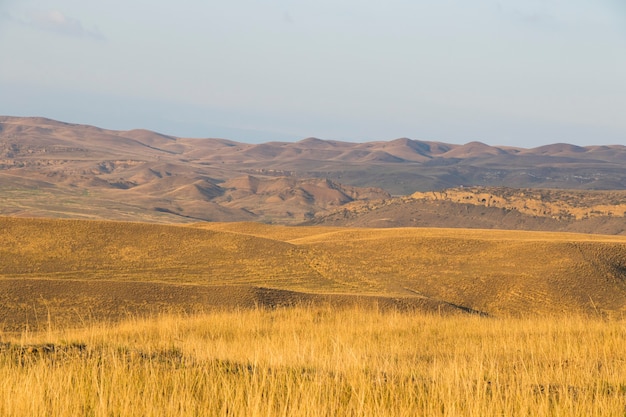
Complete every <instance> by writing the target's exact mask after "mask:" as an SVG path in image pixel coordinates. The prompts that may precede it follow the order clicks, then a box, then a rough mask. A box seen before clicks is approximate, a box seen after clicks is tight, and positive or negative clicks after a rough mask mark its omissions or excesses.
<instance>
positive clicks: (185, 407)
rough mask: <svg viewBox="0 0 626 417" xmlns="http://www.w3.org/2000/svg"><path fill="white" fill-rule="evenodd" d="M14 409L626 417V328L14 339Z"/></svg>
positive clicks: (426, 321) (224, 321)
mask: <svg viewBox="0 0 626 417" xmlns="http://www.w3.org/2000/svg"><path fill="white" fill-rule="evenodd" d="M1 339H2V341H3V342H4V343H3V344H2V345H0V346H2V348H1V349H0V350H1V351H0V414H1V415H3V416H33V415H46V416H58V417H65V416H76V415H81V416H98V417H99V416H112V415H113V416H120V417H121V416H137V415H141V416H172V415H176V416H198V415H203V416H205V415H206V416H337V415H342V416H364V415H369V416H403V417H404V416H413V415H419V416H454V417H458V416H468V417H469V416H477V417H478V416H480V417H482V416H521V415H528V416H537V417H541V416H602V417H607V416H609V417H610V416H615V417H617V416H620V417H623V416H624V415H625V413H626V408H625V407H626V378H625V375H626V357H625V356H624V346H625V345H626V323H625V322H624V321H606V320H602V319H600V318H589V317H586V318H583V317H580V316H574V317H567V318H566V317H565V316H560V317H545V318H541V319H537V318H534V319H524V318H501V319H492V318H482V317H478V316H466V315H453V316H438V315H429V314H400V313H397V312H381V311H378V310H375V309H347V310H338V309H333V308H304V307H296V308H292V309H278V310H272V311H269V310H258V309H253V310H241V311H230V312H215V313H212V314H208V315H200V316H193V317H189V316H167V317H160V318H158V319H153V320H129V321H126V322H123V323H121V324H119V325H116V326H111V327H106V326H101V325H97V324H96V325H92V326H90V327H88V328H86V329H83V330H54V329H51V330H50V331H48V332H44V333H41V334H39V333H37V334H34V333H23V334H21V335H18V336H14V337H12V338H10V337H8V336H7V335H4V336H2V337H1Z"/></svg>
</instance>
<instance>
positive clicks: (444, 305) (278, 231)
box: [0, 218, 626, 328]
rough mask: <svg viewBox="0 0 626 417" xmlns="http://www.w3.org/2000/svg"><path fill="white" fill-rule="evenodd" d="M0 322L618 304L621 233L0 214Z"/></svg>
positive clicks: (601, 309) (625, 278) (496, 311)
mask: <svg viewBox="0 0 626 417" xmlns="http://www.w3.org/2000/svg"><path fill="white" fill-rule="evenodd" d="M0 237H1V238H2V240H3V242H5V244H4V245H3V246H2V248H0V287H2V289H3V291H2V292H1V294H2V295H1V296H0V297H1V303H0V304H1V306H2V307H1V308H0V320H2V321H3V322H4V325H5V327H7V328H18V327H20V326H24V325H25V324H26V323H29V324H30V325H37V324H38V325H42V324H45V321H46V319H45V318H46V317H47V315H48V314H50V315H51V317H52V318H51V319H52V320H54V321H55V322H56V321H65V320H67V321H69V322H72V320H73V321H78V320H85V319H86V318H90V317H91V318H94V319H103V318H104V319H106V318H108V319H114V318H116V317H120V316H123V315H124V314H148V313H155V312H159V311H168V310H170V309H172V310H176V311H198V310H203V309H208V308H215V307H228V306H231V307H232V306H242V307H246V306H252V305H266V306H278V305H293V304H295V303H301V302H304V303H308V302H330V303H335V304H339V305H346V304H351V303H357V302H358V303H359V304H364V303H365V304H366V303H370V304H378V305H379V306H381V307H385V306H388V307H395V308H419V309H423V310H427V311H440V312H446V311H454V310H458V311H477V312H483V313H486V314H490V315H508V314H558V313H563V312H567V313H593V314H604V313H606V314H622V313H624V312H626V263H625V262H626V261H625V260H626V238H622V237H609V236H598V235H596V236H591V235H576V234H563V233H562V234H556V233H539V232H506V231H486V230H469V229H466V230H458V229H457V230H455V229H417V228H402V229H338V228H323V227H309V228H304V227H299V228H293V227H285V226H267V225H259V224H252V223H229V224H220V223H216V224H206V223H205V224H200V225H194V226H162V225H154V224H141V223H116V222H95V221H76V220H72V221H68V220H33V219H16V218H0Z"/></svg>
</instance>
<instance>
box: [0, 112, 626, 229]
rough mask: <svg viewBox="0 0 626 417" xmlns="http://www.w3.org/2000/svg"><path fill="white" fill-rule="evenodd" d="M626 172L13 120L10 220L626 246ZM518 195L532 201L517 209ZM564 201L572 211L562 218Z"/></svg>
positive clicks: (559, 161) (6, 164)
mask: <svg viewBox="0 0 626 417" xmlns="http://www.w3.org/2000/svg"><path fill="white" fill-rule="evenodd" d="M624 161H626V147H624V146H618V145H614V146H590V147H578V146H573V145H566V144H554V145H548V146H543V147H539V148H534V149H523V148H511V147H495V146H488V145H485V144H481V143H477V142H472V143H468V144H465V145H452V144H445V143H440V142H427V141H419V140H412V139H407V138H401V139H397V140H391V141H380V142H367V143H349V142H338V141H328V140H321V139H315V138H308V139H304V140H300V141H298V142H292V143H288V142H271V143H263V144H244V143H239V142H235V141H232V140H227V139H188V138H178V137H173V136H166V135H161V134H159V133H155V132H150V131H145V130H132V131H112V130H106V129H102V128H97V127H93V126H84V125H74V124H68V123H63V122H57V121H53V120H48V119H42V118H16V117H6V116H4V117H0V193H1V195H2V198H3V200H2V203H1V204H0V214H2V215H9V216H20V217H59V218H83V219H110V220H129V221H146V222H158V223H181V222H182V223H185V222H187V223H188V222H196V221H261V222H267V223H284V224H299V223H307V222H308V223H314V224H331V225H332V224H336V225H340V224H354V225H359V226H373V227H387V226H436V227H470V226H471V225H480V226H479V227H482V228H517V227H518V226H519V228H522V229H535V230H554V231H582V232H598V233H609V234H618V233H623V229H624V228H623V227H621V223H623V222H622V220H623V217H624V212H625V210H624V205H625V204H626V201H625V200H624V195H625V194H624V191H623V190H624V189H625V188H626V164H625V163H624ZM461 186H462V187H463V189H460V188H459V187H461ZM517 189H522V190H525V191H521V192H520V193H518V194H517V196H516V197H515V198H513V194H515V193H516V190H517ZM459 190H461V191H459ZM532 190H538V191H532ZM554 190H570V191H571V190H578V191H571V192H569V193H563V194H562V195H559V193H557V192H555V191H554ZM615 190H618V191H615ZM619 190H621V191H619ZM433 191H435V192H437V193H439V194H437V195H438V196H439V197H437V196H436V195H434V194H431V192H433ZM470 193H471V194H473V196H470V195H469V194H470ZM522 194H523V195H522ZM392 196H395V197H394V198H392ZM441 196H447V197H441ZM489 196H493V197H495V196H499V197H498V198H490V197H489ZM399 197H403V198H402V199H400V200H399V199H398V198H399ZM561 198H565V199H567V201H566V202H564V203H563V204H556V203H555V201H556V200H559V199H561ZM483 199H485V201H482V200H483ZM524 202H526V203H524ZM398 203H401V204H398ZM476 203H479V204H476ZM524 204H526V206H527V207H525V206H524ZM481 205H482V206H484V207H478V209H476V207H477V206H481ZM381 208H383V209H381ZM494 209H499V210H504V211H502V212H498V211H497V210H494ZM416 211H419V215H415V214H414V212H416ZM338 213H340V214H339V215H338ZM343 213H348V215H347V216H348V221H345V220H344V219H343V217H341V216H343ZM364 213H367V216H363V214H364ZM505 215H506V216H505ZM338 216H339V217H338ZM355 216H356V217H358V219H355V218H354V217H355ZM385 219H391V222H389V221H387V220H385ZM442 219H445V221H443V220H442ZM616 219H617V220H616Z"/></svg>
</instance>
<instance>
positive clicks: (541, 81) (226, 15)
mask: <svg viewBox="0 0 626 417" xmlns="http://www.w3.org/2000/svg"><path fill="white" fill-rule="evenodd" d="M625 113H626V1H624V0H593V1H590V0H472V1H467V0H437V1H435V0H386V1H384V2H383V1H374V0H316V1H311V0H308V1H304V0H228V1H226V0H222V1H216V0H178V1H164V0H149V1H148V0H123V1H121V0H108V1H101V0H47V1H43V0H19V1H18V0H0V114H2V115H11V116H43V117H49V118H52V119H57V120H62V121H66V122H72V123H83V124H90V125H95V126H99V127H103V128H107V129H118V130H127V129H134V128H145V129H151V130H155V131H158V132H161V133H166V134H172V135H176V136H184V137H223V138H229V139H233V140H238V141H242V142H251V143H259V142H266V141H271V140H278V141H295V140H300V139H303V138H306V137H318V138H322V139H334V140H344V141H357V142H365V141H373V140H392V139H395V138H399V137H409V138H412V139H418V140H430V141H440V142H447V143H459V144H461V143H467V142H471V141H481V142H484V143H487V144H490V145H505V146H518V147H524V148H531V147H536V146H541V145H545V144H550V143H559V142H565V143H573V144H578V145H609V144H622V145H626V114H625Z"/></svg>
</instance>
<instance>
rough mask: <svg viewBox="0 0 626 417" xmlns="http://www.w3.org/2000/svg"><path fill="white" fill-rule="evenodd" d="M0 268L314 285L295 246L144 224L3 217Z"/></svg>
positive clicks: (18, 273)
mask: <svg viewBox="0 0 626 417" xmlns="http://www.w3.org/2000/svg"><path fill="white" fill-rule="evenodd" d="M0 228H1V229H0V230H1V231H0V233H1V235H2V242H3V244H2V247H1V248H0V259H1V261H0V274H1V275H2V276H6V277H38V278H42V277H49V278H55V279H67V278H71V279H106V280H134V281H161V282H175V283H201V284H244V283H246V284H256V285H261V284H270V283H271V284H272V285H274V286H278V287H281V286H287V287H298V286H299V285H300V284H302V285H307V286H310V285H311V284H312V283H314V282H315V280H316V279H319V277H318V276H317V274H316V273H315V271H313V270H312V269H311V268H310V267H309V266H308V265H307V264H306V263H304V262H302V257H301V255H300V253H299V251H298V248H297V247H296V246H295V245H292V244H289V243H286V242H282V241H277V240H269V239H263V238H259V237H253V236H246V235H241V234H233V233H224V232H216V231H211V230H203V229H198V228H189V227H177V226H162V225H153V224H142V223H116V222H101V221H80V220H78V221H76V220H49V219H17V218H0Z"/></svg>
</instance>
